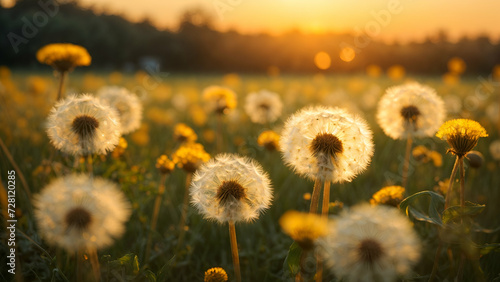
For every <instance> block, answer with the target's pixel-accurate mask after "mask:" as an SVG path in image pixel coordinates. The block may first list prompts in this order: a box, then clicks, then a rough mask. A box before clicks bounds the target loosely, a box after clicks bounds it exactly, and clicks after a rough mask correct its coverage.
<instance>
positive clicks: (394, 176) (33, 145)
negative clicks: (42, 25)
mask: <svg viewBox="0 0 500 282" xmlns="http://www.w3.org/2000/svg"><path fill="white" fill-rule="evenodd" d="M492 75H493V76H489V77H488V76H477V77H472V76H463V77H461V76H459V75H455V76H450V75H445V76H442V77H441V76H411V75H405V74H404V73H403V72H400V73H389V74H384V73H378V72H372V73H370V72H368V73H367V74H365V73H359V74H339V75H336V74H329V73H324V74H323V73H318V74H316V75H308V74H307V75H306V74H304V75H289V74H279V72H278V71H277V70H274V71H272V70H271V71H270V72H269V73H268V74H267V75H266V74H260V75H252V74H235V73H231V74H199V75H198V74H177V73H160V72H150V73H148V72H143V71H139V72H136V73H120V72H85V71H81V70H80V69H77V70H75V71H74V72H71V73H69V75H68V77H67V80H66V85H65V88H64V93H66V96H68V95H69V94H71V93H76V94H81V93H90V94H94V93H96V92H97V91H98V90H99V89H100V88H101V87H104V86H109V85H117V86H122V87H125V88H127V89H128V90H129V91H131V92H132V93H135V94H136V95H137V96H138V98H139V100H140V102H141V103H142V105H143V108H144V110H143V118H142V122H141V126H140V127H139V129H138V130H136V131H134V132H131V133H129V134H126V135H124V136H122V137H123V138H124V141H125V142H123V141H121V143H120V144H119V145H118V148H117V149H115V150H114V151H112V152H110V153H109V154H107V155H94V156H93V157H92V166H93V167H92V170H93V175H94V176H99V177H103V178H105V179H107V180H110V181H112V182H114V183H117V184H118V186H119V188H120V189H121V190H122V191H123V192H124V194H125V196H126V198H127V200H128V201H129V202H130V203H131V207H132V210H131V215H130V218H129V219H128V221H127V222H126V226H125V232H124V233H123V236H121V237H120V238H118V239H116V241H115V242H114V243H112V244H111V245H110V246H109V247H106V248H104V249H102V250H99V251H98V260H99V264H100V276H101V278H102V281H202V280H203V279H204V273H205V271H206V270H208V269H209V268H212V267H222V268H224V269H225V270H226V272H227V274H228V276H229V280H230V281H234V277H233V263H232V259H231V247H230V244H229V234H228V231H227V226H226V224H220V223H217V222H215V221H209V220H206V219H204V218H203V216H202V215H200V213H199V212H198V211H197V210H196V209H195V208H194V207H193V206H192V205H190V206H189V208H188V209H187V216H186V221H185V226H181V227H179V224H180V220H181V213H182V209H183V201H184V197H185V191H186V177H187V173H186V172H185V170H183V169H181V168H178V167H177V168H175V169H174V170H173V171H172V172H171V173H170V174H168V175H167V176H166V181H165V192H164V194H163V195H162V197H161V205H160V211H159V214H158V223H157V225H156V228H155V230H151V227H150V222H151V217H152V214H153V208H154V202H155V198H156V197H157V194H158V191H159V188H158V187H159V186H160V181H161V180H162V179H163V178H162V174H161V173H160V171H159V170H158V169H157V168H156V167H155V164H156V162H157V158H159V157H160V156H161V155H166V156H168V157H169V158H170V157H171V156H172V154H173V153H174V152H175V151H176V150H177V149H178V148H179V146H180V143H179V142H178V140H176V138H175V137H174V127H175V126H176V125H177V124H178V123H185V124H186V125H188V126H189V127H191V128H192V129H193V130H194V132H195V133H196V135H197V140H196V142H198V143H200V144H202V145H203V147H204V149H205V151H206V152H207V153H208V154H210V156H211V157H213V156H215V155H216V154H217V153H222V152H227V153H237V154H239V155H242V156H247V157H251V158H253V159H255V160H256V161H258V162H259V163H260V164H261V165H262V167H263V169H264V170H265V171H266V172H268V174H269V177H270V180H271V183H272V188H273V199H272V204H271V206H270V208H269V209H268V210H266V211H265V212H264V213H263V214H261V215H260V217H259V218H258V219H256V220H254V221H253V222H250V223H237V224H236V233H237V238H238V244H239V257H240V264H241V276H242V278H243V281H295V277H294V276H295V275H294V274H296V273H291V272H293V271H296V266H297V265H296V263H295V265H294V260H293V258H290V257H289V258H288V259H287V255H289V248H290V246H291V245H292V243H293V239H292V238H290V237H289V236H288V235H287V234H285V233H284V232H283V231H282V228H281V226H280V224H279V219H280V218H281V216H282V215H283V214H284V213H285V212H287V211H289V210H298V211H302V212H307V211H308V210H309V205H310V198H311V193H312V188H313V182H312V181H309V180H307V179H304V178H302V177H300V176H299V175H297V174H295V173H294V171H293V169H291V168H289V167H287V166H286V165H285V164H284V162H283V159H282V155H281V153H280V152H279V151H276V150H275V151H271V150H268V149H266V148H265V147H263V146H260V145H259V144H258V142H257V139H258V137H259V135H260V134H261V133H262V132H263V131H265V130H273V131H275V132H276V133H278V134H280V133H281V131H282V128H283V126H284V124H285V122H286V120H287V119H288V117H289V116H290V115H292V114H294V113H295V112H296V111H298V110H299V109H301V108H303V107H305V106H310V105H324V106H332V107H341V108H345V109H347V110H348V111H349V112H350V113H352V114H356V115H359V116H361V117H363V118H364V119H365V120H366V121H367V123H368V125H369V127H370V129H371V130H372V131H373V143H374V155H373V157H372V158H371V163H370V165H369V166H368V168H367V169H366V171H364V172H363V173H360V174H359V176H357V177H356V178H355V179H354V180H353V181H352V182H345V183H342V184H332V185H331V195H330V206H329V214H330V216H332V217H333V216H335V215H337V214H339V213H341V212H342V210H348V209H349V207H352V206H355V205H357V204H360V203H366V202H369V201H370V199H371V198H372V196H373V194H374V193H375V192H377V191H378V190H380V189H381V188H383V187H385V186H389V185H401V182H402V169H403V162H404V158H405V147H406V142H405V140H394V139H392V138H390V137H388V136H387V135H386V134H384V132H383V131H382V129H381V127H380V126H379V125H378V123H377V119H376V111H377V105H378V102H379V100H380V98H381V97H382V95H383V94H384V93H385V91H386V89H387V88H389V87H391V86H395V85H400V84H404V83H407V82H412V81H413V82H418V83H421V84H425V85H428V86H430V87H432V88H434V89H435V90H436V92H437V94H438V95H439V96H440V97H441V98H442V99H443V101H444V103H445V107H446V110H447V114H446V118H445V120H450V119H454V118H467V119H472V120H475V121H477V122H479V123H480V124H481V125H482V126H483V127H484V128H485V129H486V132H487V133H488V135H489V136H488V137H485V138H480V139H479V142H478V144H477V146H476V147H475V149H474V150H476V151H479V152H480V153H481V154H482V156H483V160H482V163H481V165H480V166H479V167H477V168H473V167H471V166H470V164H469V161H468V160H467V159H466V160H465V167H466V170H465V179H466V181H465V184H466V185H465V195H466V196H465V198H466V199H467V201H469V202H471V204H470V207H471V208H470V209H468V210H467V212H466V214H465V215H464V216H466V217H467V218H470V219H472V220H471V224H470V225H469V227H468V228H469V229H468V231H467V233H468V234H470V240H469V241H467V242H466V243H464V241H460V240H454V241H453V240H451V241H446V239H444V238H446V236H445V235H446V234H444V233H446V232H443V228H444V227H443V226H444V224H443V223H442V221H441V220H444V219H442V218H441V217H442V216H443V203H444V197H443V196H441V195H442V194H443V190H442V188H441V187H443V186H446V185H445V184H443V183H444V182H445V181H446V179H447V178H449V177H450V173H451V171H452V168H453V165H454V160H455V158H454V156H453V155H452V154H450V153H448V154H447V153H446V152H447V149H448V148H449V145H448V144H447V143H446V142H445V141H442V140H440V139H439V138H437V137H429V138H421V139H415V140H414V143H413V148H415V147H417V146H424V147H425V148H426V149H427V150H429V151H434V152H435V153H434V155H433V157H432V158H427V157H424V158H422V157H421V155H418V152H416V151H415V150H414V151H413V153H414V157H412V158H411V160H410V165H409V172H408V184H407V185H406V192H405V197H408V196H411V195H413V194H415V193H418V192H421V191H432V192H433V193H430V192H429V193H424V194H421V195H420V197H418V199H417V200H415V201H413V202H411V203H410V201H407V202H406V205H405V206H404V207H401V213H402V214H404V215H407V216H408V217H409V218H410V220H411V221H412V223H413V227H414V229H415V230H416V231H417V233H418V236H419V238H420V239H421V241H422V250H421V256H420V259H419V261H418V263H417V264H416V265H415V266H414V267H413V268H412V270H411V271H410V272H409V273H408V274H407V275H406V276H405V277H404V278H401V279H403V280H404V281H427V280H429V278H430V275H431V272H432V269H433V264H434V261H435V256H436V249H438V248H440V247H438V246H440V245H441V243H440V242H441V241H442V240H443V241H446V242H445V244H444V246H445V247H443V248H442V251H441V253H439V257H440V262H439V265H438V267H437V273H436V274H435V275H436V277H435V278H437V280H439V281H452V280H453V279H454V278H455V277H456V276H457V271H459V270H458V269H462V268H463V277H464V278H463V281H500V253H499V252H498V251H499V246H500V245H499V244H500V236H499V232H500V220H499V218H498V215H499V214H500V206H499V205H498V203H499V201H500V189H499V188H500V153H499V147H500V145H498V144H497V145H496V147H495V146H494V145H492V144H493V143H494V142H495V140H499V139H500V135H499V128H500V123H499V122H500V118H499V115H500V113H499V112H500V110H499V105H500V87H498V86H499V81H500V74H499V73H497V74H492ZM211 85H220V86H224V87H228V88H230V89H232V90H233V91H234V92H235V93H236V95H237V105H236V107H235V108H234V109H232V110H231V111H229V112H228V113H227V114H226V115H224V116H222V117H220V118H219V119H218V118H217V116H215V115H214V114H213V113H210V112H209V111H208V110H207V107H206V103H205V101H204V100H203V99H202V92H203V90H204V89H205V88H206V87H209V86H211ZM57 88H58V79H57V78H56V77H55V76H54V75H53V73H52V71H51V70H49V68H48V67H47V68H46V69H45V71H42V70H39V71H36V72H33V71H25V70H17V69H14V70H9V69H8V68H6V67H1V68H0V101H1V102H0V115H1V118H0V123H1V126H0V138H1V140H2V143H3V144H4V146H3V148H2V151H1V156H2V158H1V159H0V173H1V174H0V179H1V180H2V181H1V183H2V185H3V186H5V187H4V188H3V189H2V191H0V192H2V197H1V200H2V202H1V204H2V208H3V209H2V216H7V214H6V213H5V208H4V205H5V204H6V203H7V202H6V201H7V199H6V196H5V195H4V194H6V192H5V191H6V188H7V171H9V170H13V169H14V170H16V219H17V229H16V230H17V233H16V247H17V251H16V254H17V267H16V275H10V274H9V273H7V272H6V271H4V270H6V263H7V262H8V261H7V259H6V256H7V254H8V252H9V247H8V246H7V239H8V236H9V234H8V233H7V232H4V231H2V232H0V234H1V237H2V238H1V240H2V245H1V247H0V248H1V252H0V253H2V256H1V258H0V262H1V264H2V266H1V267H0V269H2V272H1V276H0V280H2V281H73V280H75V279H76V275H77V274H76V268H77V266H76V263H75V260H74V254H71V253H69V252H66V251H64V250H61V249H58V248H57V247H55V246H54V245H53V244H49V243H48V242H47V241H46V240H45V239H44V238H43V237H42V236H41V234H40V231H39V229H40V224H41V223H40V222H37V221H36V220H35V217H34V211H33V210H34V208H33V204H32V202H31V200H32V198H33V197H34V196H35V195H37V194H38V193H40V192H41V191H42V189H43V188H44V187H45V186H46V185H47V184H48V183H50V182H51V181H52V180H54V179H55V178H58V177H62V176H64V175H68V174H70V173H72V172H84V173H85V172H87V166H86V165H85V161H86V160H83V159H80V157H74V156H71V155H68V154H65V153H61V152H59V151H57V150H56V149H55V148H54V146H53V145H52V144H51V143H50V141H49V137H48V136H47V133H46V129H45V128H46V124H47V117H48V115H49V113H50V110H51V108H52V107H53V106H54V105H55V101H56V96H57ZM263 89H267V90H269V91H271V92H275V93H278V94H279V96H280V98H281V100H282V102H283V110H282V114H281V115H280V117H279V118H278V119H277V120H276V121H274V122H272V123H267V124H264V125H262V124H256V123H253V122H251V120H250V119H249V116H248V114H247V113H246V112H245V110H244V106H245V101H246V100H245V98H246V96H247V95H248V94H249V93H252V92H257V91H260V90H263ZM217 122H222V123H223V124H224V125H223V126H222V130H221V129H220V128H218V127H217ZM218 134H220V135H221V136H220V137H221V138H220V140H219V141H217V138H218V136H217V135H218ZM220 141H221V142H222V143H221V144H219V145H216V143H217V142H220ZM496 142H498V141H496ZM218 146H220V148H221V149H222V150H220V149H218ZM420 148H422V147H420ZM218 150H220V151H219V152H218ZM7 152H8V153H7ZM7 154H10V155H11V156H12V160H11V159H10V158H9V157H8V156H7ZM14 163H15V164H16V166H17V168H15V167H14ZM21 178H24V179H25V181H26V183H25V185H24V183H22V181H23V180H22V179H21ZM456 181H457V183H456V185H455V188H454V189H457V188H456V187H457V186H458V179H456ZM25 186H26V187H25ZM27 190H28V191H29V194H30V195H28V193H27V192H26V191H27ZM429 196H430V197H429ZM453 201H455V204H456V203H457V202H458V200H457V199H455V198H453V199H452V202H453ZM472 203H475V204H472ZM408 204H409V205H410V207H408V206H407V205H408ZM482 205H484V206H482ZM406 207H408V208H406ZM450 221H453V220H452V219H449V218H448V222H450ZM436 222H437V223H436ZM5 223H6V220H2V224H5ZM182 229H184V232H185V235H182V236H185V237H184V238H183V239H182V240H181V242H180V243H179V237H180V234H181V233H182V232H183V231H181V230H182ZM2 230H6V229H5V227H3V229H2ZM150 234H151V251H150V253H149V254H148V257H146V255H147V254H146V249H147V244H148V236H150ZM467 238H468V237H467ZM98 240H99V239H98ZM463 249H468V250H471V251H470V252H469V253H468V255H467V259H466V260H465V264H464V266H463V267H461V266H460V264H461V262H460V254H461V250H463ZM4 254H5V255H4ZM289 256H290V255H289ZM291 256H293V255H291ZM85 258H86V257H85ZM84 267H86V268H85V269H87V271H90V270H89V269H90V266H89V265H84ZM294 269H295V270H294ZM323 280H324V281H340V279H339V277H337V276H336V275H335V273H333V271H330V270H329V269H328V268H327V269H325V271H324V274H323Z"/></svg>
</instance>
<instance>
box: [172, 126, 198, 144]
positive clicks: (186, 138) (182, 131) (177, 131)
mask: <svg viewBox="0 0 500 282" xmlns="http://www.w3.org/2000/svg"><path fill="white" fill-rule="evenodd" d="M174 139H175V140H177V141H178V142H180V143H189V142H194V141H196V139H198V136H197V135H196V133H195V132H194V130H193V129H192V128H191V127H189V126H187V125H186V124H185V123H178V124H176V125H175V127H174Z"/></svg>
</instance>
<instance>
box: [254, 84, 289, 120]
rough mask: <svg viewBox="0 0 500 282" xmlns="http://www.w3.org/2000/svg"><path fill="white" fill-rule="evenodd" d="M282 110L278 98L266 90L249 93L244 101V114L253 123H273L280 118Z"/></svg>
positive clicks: (281, 104)
mask: <svg viewBox="0 0 500 282" xmlns="http://www.w3.org/2000/svg"><path fill="white" fill-rule="evenodd" d="M282 109H283V103H282V102H281V98H280V96H279V95H278V94H276V93H274V92H271V91H268V90H261V91H259V92H253V93H250V94H248V96H247V97H246V100H245V112H246V113H247V115H248V116H249V117H250V120H251V121H252V122H254V123H260V124H266V123H271V122H275V121H276V120H277V119H278V118H279V117H280V116H281V112H282Z"/></svg>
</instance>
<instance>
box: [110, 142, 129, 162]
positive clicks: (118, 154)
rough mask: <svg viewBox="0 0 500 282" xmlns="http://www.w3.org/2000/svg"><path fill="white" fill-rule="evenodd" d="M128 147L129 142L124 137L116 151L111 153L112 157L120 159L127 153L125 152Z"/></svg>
mask: <svg viewBox="0 0 500 282" xmlns="http://www.w3.org/2000/svg"><path fill="white" fill-rule="evenodd" d="M127 147H128V143H127V140H125V138H123V137H120V140H119V141H118V145H116V147H115V149H114V150H113V152H112V153H111V156H112V157H113V158H114V159H118V158H120V157H121V156H122V155H123V154H124V153H125V150H126V149H127Z"/></svg>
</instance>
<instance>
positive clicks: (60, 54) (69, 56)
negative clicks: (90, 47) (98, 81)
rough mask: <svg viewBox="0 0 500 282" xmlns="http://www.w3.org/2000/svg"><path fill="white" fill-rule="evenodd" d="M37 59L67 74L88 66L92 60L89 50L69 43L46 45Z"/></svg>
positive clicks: (37, 54) (38, 53)
mask: <svg viewBox="0 0 500 282" xmlns="http://www.w3.org/2000/svg"><path fill="white" fill-rule="evenodd" d="M36 58H37V60H38V61H39V62H40V63H42V64H46V65H50V66H52V67H53V68H54V69H55V70H57V71H59V72H67V71H70V70H72V69H73V68H75V67H77V66H88V65H90V62H91V60H92V59H91V57H90V55H89V53H88V52H87V49H85V48H84V47H82V46H78V45H74V44H69V43H56V44H49V45H46V46H44V47H42V48H41V49H40V50H38V52H37V53H36Z"/></svg>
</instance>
